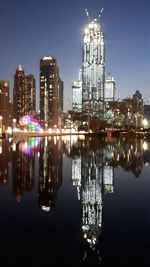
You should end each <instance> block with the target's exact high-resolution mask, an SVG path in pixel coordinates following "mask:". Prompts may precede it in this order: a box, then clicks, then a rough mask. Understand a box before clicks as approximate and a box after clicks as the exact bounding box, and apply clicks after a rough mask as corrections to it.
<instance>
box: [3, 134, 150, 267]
mask: <svg viewBox="0 0 150 267" xmlns="http://www.w3.org/2000/svg"><path fill="white" fill-rule="evenodd" d="M149 173H150V142H148V141H146V140H139V139H137V140H135V139H134V140H132V139H130V140H125V139H122V140H121V139H115V140H102V139H99V138H84V137H64V138H61V137H57V138H56V137H53V138H51V137H48V138H43V139H42V138H30V139H28V140H24V141H18V140H16V141H12V140H0V242H1V248H0V263H1V265H2V266H62V265H63V266H92V267H95V266H101V267H103V266H112V265H113V266H131V265H134V266H136V265H137V264H140V266H142V267H143V266H150V175H149ZM2 263H3V264H2Z"/></svg>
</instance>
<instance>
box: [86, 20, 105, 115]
mask: <svg viewBox="0 0 150 267" xmlns="http://www.w3.org/2000/svg"><path fill="white" fill-rule="evenodd" d="M104 85H105V46H104V33H103V31H102V29H101V26H100V23H99V21H98V20H96V19H95V20H93V21H91V22H90V23H89V24H88V25H87V28H86V29H85V31H84V38H83V54H82V88H83V92H82V110H83V112H84V113H85V114H89V113H90V115H93V116H97V117H99V118H101V119H103V118H104Z"/></svg>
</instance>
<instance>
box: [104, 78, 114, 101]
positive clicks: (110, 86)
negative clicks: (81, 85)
mask: <svg viewBox="0 0 150 267" xmlns="http://www.w3.org/2000/svg"><path fill="white" fill-rule="evenodd" d="M115 90H116V85H115V78H114V77H113V76H112V75H111V73H108V75H107V77H106V80H105V90H104V97H105V102H106V103H107V102H110V101H114V100H115Z"/></svg>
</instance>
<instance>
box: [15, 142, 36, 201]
mask: <svg viewBox="0 0 150 267" xmlns="http://www.w3.org/2000/svg"><path fill="white" fill-rule="evenodd" d="M12 178H13V191H14V194H15V196H16V200H17V201H18V202H20V200H21V198H22V194H23V191H31V190H32V188H33V186H34V179H35V157H34V156H30V155H28V154H24V153H22V152H20V151H19V145H18V144H17V145H16V149H15V151H13V155H12Z"/></svg>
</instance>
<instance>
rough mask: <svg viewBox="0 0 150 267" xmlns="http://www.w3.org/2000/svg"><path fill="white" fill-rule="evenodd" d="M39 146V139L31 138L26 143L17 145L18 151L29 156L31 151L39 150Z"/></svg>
mask: <svg viewBox="0 0 150 267" xmlns="http://www.w3.org/2000/svg"><path fill="white" fill-rule="evenodd" d="M39 144H40V137H31V138H29V139H28V142H27V141H26V142H21V143H19V149H20V150H21V151H22V152H23V153H25V154H27V155H31V154H32V151H36V150H38V148H39Z"/></svg>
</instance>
